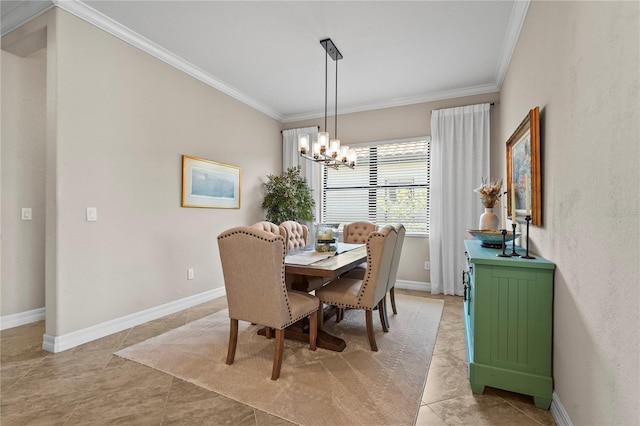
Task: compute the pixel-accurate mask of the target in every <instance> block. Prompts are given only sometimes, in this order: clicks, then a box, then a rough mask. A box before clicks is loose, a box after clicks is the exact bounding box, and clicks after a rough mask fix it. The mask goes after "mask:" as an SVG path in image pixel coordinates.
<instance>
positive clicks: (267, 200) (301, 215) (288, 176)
mask: <svg viewBox="0 0 640 426" xmlns="http://www.w3.org/2000/svg"><path fill="white" fill-rule="evenodd" d="M267 178H268V179H269V181H268V182H267V183H266V184H265V188H266V195H265V197H264V201H263V202H262V207H263V208H265V209H267V220H268V221H269V222H273V223H275V224H280V223H282V222H284V221H287V220H295V221H298V222H300V221H307V222H311V221H312V220H313V208H314V207H315V205H316V202H315V201H314V200H313V197H312V196H311V189H310V188H309V185H308V183H307V179H306V178H304V177H302V176H301V175H300V166H297V167H290V168H288V169H287V171H286V172H283V173H282V174H281V175H267Z"/></svg>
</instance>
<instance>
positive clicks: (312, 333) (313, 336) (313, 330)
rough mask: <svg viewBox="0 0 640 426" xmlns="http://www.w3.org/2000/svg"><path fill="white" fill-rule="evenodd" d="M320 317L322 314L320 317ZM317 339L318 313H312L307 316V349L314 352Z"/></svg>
mask: <svg viewBox="0 0 640 426" xmlns="http://www.w3.org/2000/svg"><path fill="white" fill-rule="evenodd" d="M320 316H322V314H321V315H320ZM317 339H318V311H313V312H312V313H311V315H309V348H310V349H311V350H312V351H315V350H316V340H317Z"/></svg>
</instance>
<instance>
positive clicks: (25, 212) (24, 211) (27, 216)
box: [22, 207, 31, 220]
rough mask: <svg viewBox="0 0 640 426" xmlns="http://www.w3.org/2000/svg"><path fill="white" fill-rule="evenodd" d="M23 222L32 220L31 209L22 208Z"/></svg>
mask: <svg viewBox="0 0 640 426" xmlns="http://www.w3.org/2000/svg"><path fill="white" fill-rule="evenodd" d="M22 220H31V207H23V208H22Z"/></svg>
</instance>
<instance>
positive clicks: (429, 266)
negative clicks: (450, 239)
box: [424, 262, 431, 271]
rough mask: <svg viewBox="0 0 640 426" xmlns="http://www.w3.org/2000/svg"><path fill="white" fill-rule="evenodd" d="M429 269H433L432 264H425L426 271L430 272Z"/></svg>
mask: <svg viewBox="0 0 640 426" xmlns="http://www.w3.org/2000/svg"><path fill="white" fill-rule="evenodd" d="M429 269H431V262H424V270H425V271H428V270H429Z"/></svg>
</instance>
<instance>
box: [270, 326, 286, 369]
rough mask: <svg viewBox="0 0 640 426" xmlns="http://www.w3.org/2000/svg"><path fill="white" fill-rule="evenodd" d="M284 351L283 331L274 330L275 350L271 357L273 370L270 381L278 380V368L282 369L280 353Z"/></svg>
mask: <svg viewBox="0 0 640 426" xmlns="http://www.w3.org/2000/svg"><path fill="white" fill-rule="evenodd" d="M283 350H284V329H279V328H276V348H275V353H274V355H273V370H272V371H271V380H278V377H280V368H281V367H282V352H283Z"/></svg>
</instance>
